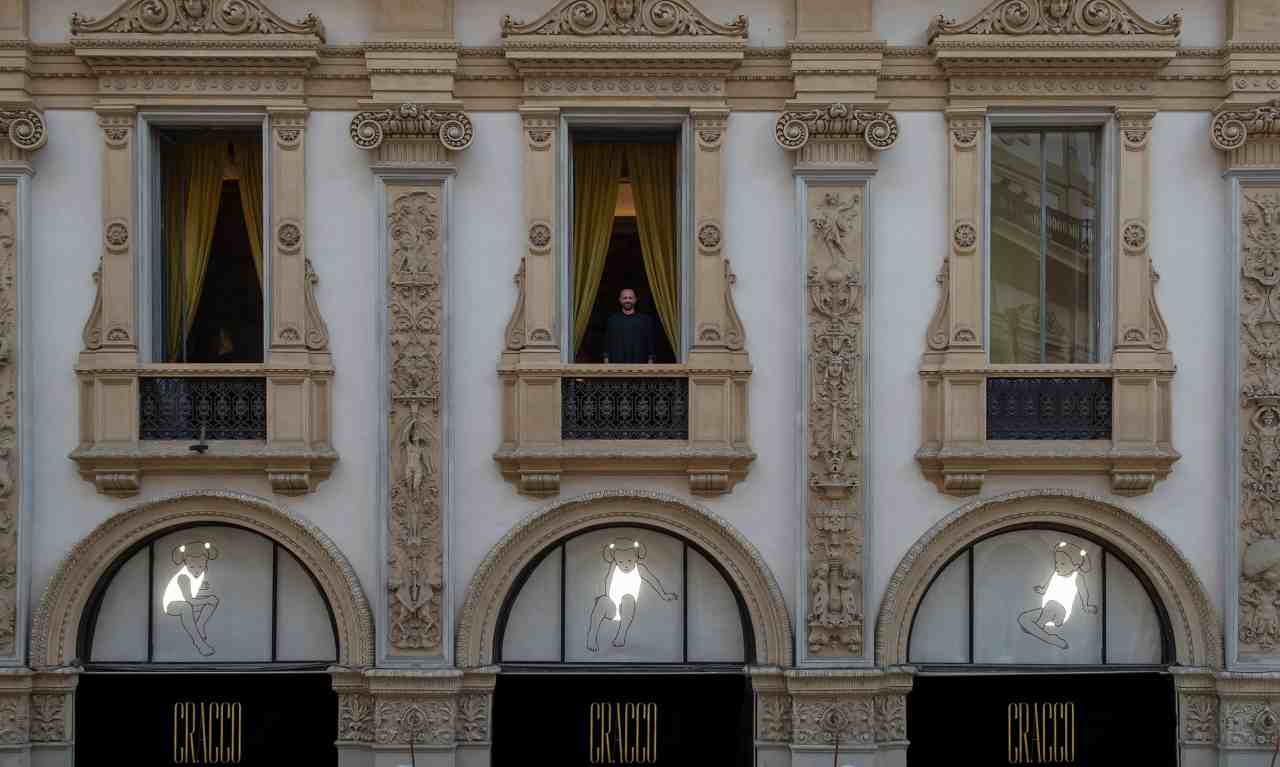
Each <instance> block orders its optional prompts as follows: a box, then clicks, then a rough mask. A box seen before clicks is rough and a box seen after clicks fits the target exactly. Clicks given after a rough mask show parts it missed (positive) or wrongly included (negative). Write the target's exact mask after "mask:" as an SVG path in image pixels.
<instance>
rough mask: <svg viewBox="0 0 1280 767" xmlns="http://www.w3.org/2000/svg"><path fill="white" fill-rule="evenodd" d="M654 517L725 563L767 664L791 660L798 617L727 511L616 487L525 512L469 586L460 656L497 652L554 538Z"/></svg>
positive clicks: (653, 523) (468, 664) (468, 658)
mask: <svg viewBox="0 0 1280 767" xmlns="http://www.w3.org/2000/svg"><path fill="white" fill-rule="evenodd" d="M606 525H608V526H626V525H646V526H649V527H653V528H656V529H658V530H662V531H665V532H668V533H671V534H672V535H676V536H679V537H682V538H685V539H687V540H688V541H689V542H690V543H693V544H695V545H697V546H699V547H701V548H702V550H703V551H704V552H705V553H706V554H707V555H708V556H710V557H711V558H712V559H714V560H715V561H716V563H718V564H719V565H720V567H721V568H723V570H724V573H725V575H726V576H728V578H729V580H730V582H731V583H732V584H733V586H734V588H735V589H736V590H737V591H738V593H739V595H740V596H741V597H742V602H743V605H744V606H745V607H746V611H747V618H748V624H749V630H750V631H751V633H752V636H753V639H754V641H755V650H756V657H755V658H754V660H753V659H748V662H749V663H751V662H754V663H756V664H760V665H769V666H783V667H786V666H790V665H791V663H792V633H791V620H790V617H789V615H788V613H787V605H786V602H785V601H784V600H783V598H782V591H781V590H780V589H779V588H778V583H777V581H776V580H775V579H774V577H773V574H772V572H771V571H770V570H769V567H768V565H766V564H765V562H764V559H762V558H761V556H760V552H759V551H757V550H756V548H755V546H752V545H751V543H749V542H748V541H747V539H746V538H744V537H743V536H742V535H741V534H740V533H739V532H738V531H737V530H735V529H734V528H733V527H732V526H730V525H729V523H728V522H726V521H725V520H724V519H721V518H720V517H719V516H717V515H716V514H714V513H713V512H711V511H710V510H708V509H706V508H705V507H703V506H699V505H698V504H695V503H692V502H690V501H687V500H684V499H681V498H678V497H676V496H674V495H670V494H667V493H660V492H650V491H630V490H616V491H605V492H597V493H587V494H585V495H579V496H574V497H571V498H566V499H563V500H558V501H556V502H554V503H552V504H549V505H547V506H544V507H542V508H541V509H539V510H538V511H535V512H533V513H532V514H530V515H529V516H527V517H525V518H524V519H523V520H521V521H520V523H519V524H517V525H516V526H515V527H513V528H512V529H511V530H510V531H509V532H508V533H507V534H506V535H505V536H503V538H502V540H500V541H498V543H497V544H496V545H495V546H494V547H493V548H492V549H491V550H490V551H489V554H488V556H486V557H485V559H484V561H483V562H481V564H480V566H479V568H477V569H476V572H475V575H473V576H472V578H471V583H470V584H469V585H468V586H467V594H466V598H465V599H464V601H463V605H462V615H461V616H460V620H459V623H458V632H457V645H456V654H455V658H456V659H457V663H458V665H459V666H461V667H464V668H477V667H481V666H488V665H490V664H492V663H493V660H494V641H495V637H494V635H495V632H496V630H497V623H498V616H499V614H500V613H501V611H502V606H503V605H504V604H505V603H506V601H507V598H508V596H509V595H510V594H511V593H512V590H513V589H514V588H515V586H516V582H517V580H518V579H519V578H520V575H521V573H523V572H524V571H525V569H526V568H527V567H528V566H529V565H530V564H531V563H532V562H533V561H534V560H535V559H536V558H537V557H538V555H539V554H541V553H542V552H543V551H544V550H545V549H547V548H548V547H549V546H552V545H554V544H555V543H556V542H558V541H560V540H561V539H563V538H566V537H568V536H571V535H573V534H575V533H578V532H582V531H585V530H589V529H592V528H596V527H602V526H606Z"/></svg>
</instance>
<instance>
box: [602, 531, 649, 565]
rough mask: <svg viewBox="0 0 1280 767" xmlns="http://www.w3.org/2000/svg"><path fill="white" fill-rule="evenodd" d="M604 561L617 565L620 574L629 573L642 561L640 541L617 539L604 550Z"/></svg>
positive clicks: (642, 549)
mask: <svg viewBox="0 0 1280 767" xmlns="http://www.w3.org/2000/svg"><path fill="white" fill-rule="evenodd" d="M604 559H605V561H606V562H612V563H613V564H615V565H617V566H618V569H619V570H621V571H622V572H624V573H629V572H631V571H632V570H634V569H636V565H637V564H639V563H640V560H642V559H644V545H643V544H641V543H640V541H628V540H623V539H621V538H619V539H618V540H616V541H614V542H613V543H610V544H609V546H608V547H607V548H605V550H604Z"/></svg>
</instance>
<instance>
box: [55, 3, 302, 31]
mask: <svg viewBox="0 0 1280 767" xmlns="http://www.w3.org/2000/svg"><path fill="white" fill-rule="evenodd" d="M86 32H141V33H146V34H153V35H158V34H174V33H177V34H200V33H215V34H224V35H244V34H249V35H273V34H282V33H286V32H293V33H298V34H311V35H315V36H316V37H318V38H320V39H322V40H323V39H324V25H323V24H321V23H320V18H319V17H318V16H316V15H315V14H314V13H308V14H307V15H306V16H305V17H304V18H303V19H301V20H299V21H297V22H292V23H291V22H288V21H285V20H284V19H283V18H281V17H280V16H279V15H277V14H276V13H275V12H274V11H272V10H270V9H269V8H267V7H266V5H264V4H263V3H261V2H259V0H126V2H125V3H124V4H122V5H121V6H120V7H119V8H117V9H116V10H114V11H112V12H111V13H109V14H107V15H106V16H103V17H102V18H100V19H99V18H89V17H85V16H81V15H80V14H79V13H73V14H71V34H73V35H76V34H83V33H86Z"/></svg>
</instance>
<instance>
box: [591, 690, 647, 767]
mask: <svg viewBox="0 0 1280 767" xmlns="http://www.w3.org/2000/svg"><path fill="white" fill-rule="evenodd" d="M587 755H588V757H589V758H590V760H591V763H592V764H655V763H657V761H658V704H657V703H639V702H632V701H627V702H614V703H592V704H591V706H590V708H589V709H588V710H587Z"/></svg>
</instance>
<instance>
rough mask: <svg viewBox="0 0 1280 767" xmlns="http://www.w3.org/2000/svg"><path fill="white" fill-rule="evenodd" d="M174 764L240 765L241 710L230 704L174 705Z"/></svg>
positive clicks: (210, 702) (217, 702)
mask: <svg viewBox="0 0 1280 767" xmlns="http://www.w3.org/2000/svg"><path fill="white" fill-rule="evenodd" d="M171 729H172V731H173V764H239V763H240V760H241V758H242V757H243V756H244V751H243V744H244V708H243V707H242V706H241V705H240V704H239V703H236V702H231V701H200V702H199V703H196V702H194V701H179V702H177V703H174V704H173V722H172V727H171Z"/></svg>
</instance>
